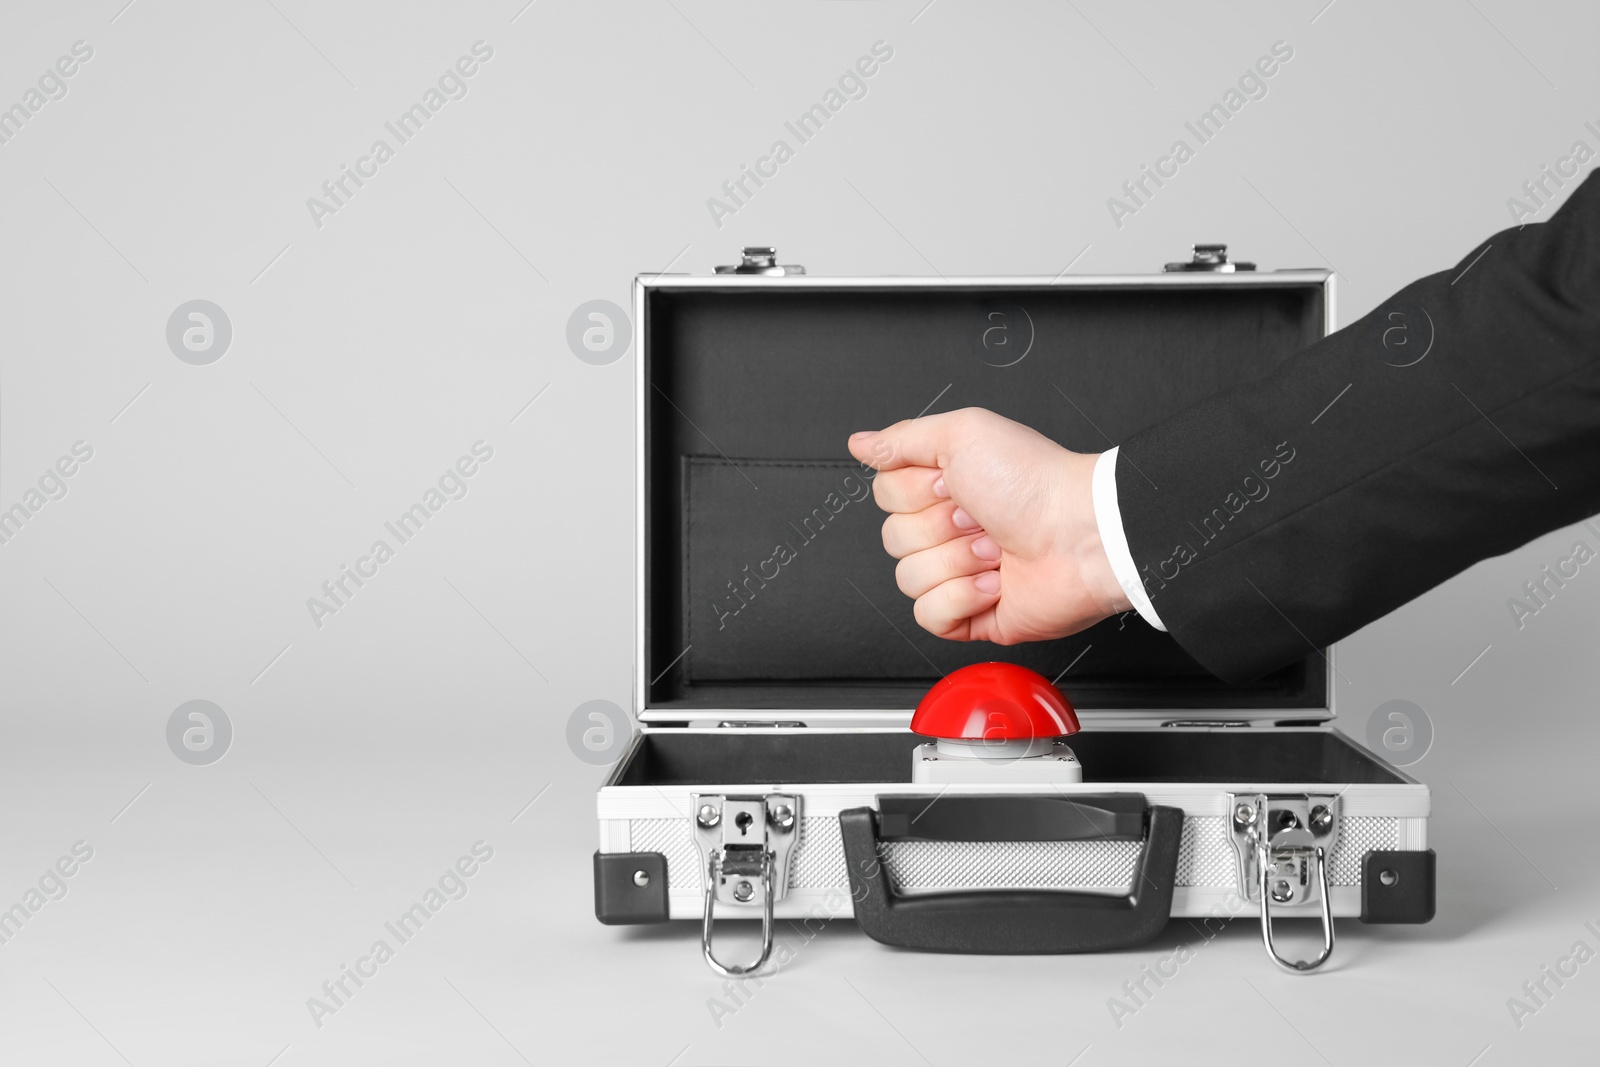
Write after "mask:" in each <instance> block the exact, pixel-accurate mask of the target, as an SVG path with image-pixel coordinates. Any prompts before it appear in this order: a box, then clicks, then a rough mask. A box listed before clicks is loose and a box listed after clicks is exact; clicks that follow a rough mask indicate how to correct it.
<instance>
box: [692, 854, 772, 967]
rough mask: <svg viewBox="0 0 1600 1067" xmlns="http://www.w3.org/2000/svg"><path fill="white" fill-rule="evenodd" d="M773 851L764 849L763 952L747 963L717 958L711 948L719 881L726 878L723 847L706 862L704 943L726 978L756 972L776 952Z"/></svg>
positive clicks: (710, 960)
mask: <svg viewBox="0 0 1600 1067" xmlns="http://www.w3.org/2000/svg"><path fill="white" fill-rule="evenodd" d="M772 873H773V872H772V853H770V852H764V853H762V859H761V883H762V886H763V891H762V900H761V955H759V956H757V957H756V958H755V960H754V962H752V963H747V964H744V965H742V966H741V965H739V964H732V963H723V962H721V961H720V960H718V959H717V957H716V953H715V952H714V951H713V950H712V948H711V925H712V913H713V912H714V911H715V910H716V907H717V888H716V887H717V883H718V882H720V881H721V878H722V850H721V849H714V850H713V851H712V853H711V860H710V862H709V863H708V864H707V865H706V880H705V899H706V910H705V917H704V919H703V920H702V921H701V923H700V947H701V949H702V950H703V951H704V952H705V957H706V962H707V963H708V964H710V965H711V969H712V970H713V971H716V972H717V973H718V974H720V975H722V977H724V978H739V977H742V976H743V975H747V974H753V973H755V972H756V971H759V970H760V969H761V968H762V967H764V966H766V963H767V958H768V957H769V956H771V955H772Z"/></svg>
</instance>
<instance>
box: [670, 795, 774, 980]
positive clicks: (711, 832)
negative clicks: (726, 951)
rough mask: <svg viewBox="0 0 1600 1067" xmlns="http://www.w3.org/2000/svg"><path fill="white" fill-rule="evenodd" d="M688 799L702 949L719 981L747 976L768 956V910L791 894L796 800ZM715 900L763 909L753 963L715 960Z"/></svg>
mask: <svg viewBox="0 0 1600 1067" xmlns="http://www.w3.org/2000/svg"><path fill="white" fill-rule="evenodd" d="M690 800H691V801H692V802H693V804H694V813H695V814H694V842H695V847H696V848H698V849H699V851H700V871H701V877H702V880H703V882H704V886H703V893H704V896H705V916H704V919H703V921H702V922H701V927H700V947H701V948H702V950H704V952H705V957H706V962H707V963H708V964H710V965H711V969H712V970H713V971H716V972H717V973H718V974H720V975H722V976H723V977H725V978H737V977H739V976H740V975H745V974H751V973H753V972H755V971H758V970H760V969H761V968H762V966H764V965H765V964H766V962H767V958H768V957H769V956H771V955H772V906H773V905H774V904H775V903H776V902H777V901H780V900H782V899H783V897H784V894H785V893H787V892H788V891H789V859H790V857H791V856H793V854H794V845H795V842H796V841H797V840H799V838H800V798H799V797H797V796H785V795H781V794H777V793H771V794H768V795H767V796H764V797H730V796H722V795H719V794H701V793H695V794H692V795H691V797H690ZM718 901H721V902H722V903H724V904H732V905H736V906H755V907H759V908H760V909H761V955H760V956H759V957H757V958H756V960H755V961H754V962H752V963H748V964H745V965H743V966H739V965H734V964H723V963H721V962H719V961H718V960H717V957H716V955H715V953H713V951H712V949H711V925H712V913H713V911H714V910H715V908H716V904H717V902H718Z"/></svg>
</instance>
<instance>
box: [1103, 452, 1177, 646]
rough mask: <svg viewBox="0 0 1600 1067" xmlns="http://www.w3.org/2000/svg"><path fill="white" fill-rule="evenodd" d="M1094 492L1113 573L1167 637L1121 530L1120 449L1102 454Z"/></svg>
mask: <svg viewBox="0 0 1600 1067" xmlns="http://www.w3.org/2000/svg"><path fill="white" fill-rule="evenodd" d="M1091 492H1092V495H1093V500H1094V521H1095V525H1096V526H1098V527H1100V544H1101V545H1102V546H1103V547H1104V548H1105V551H1106V558H1107V559H1108V560H1110V561H1111V573H1112V574H1113V575H1114V576H1115V577H1116V579H1117V584H1118V585H1120V586H1121V587H1122V591H1123V592H1124V593H1126V594H1127V595H1128V600H1129V601H1131V602H1132V603H1133V609H1134V610H1135V611H1137V612H1138V613H1139V617H1140V618H1141V619H1143V620H1144V621H1145V622H1147V623H1149V624H1150V625H1151V626H1153V627H1155V628H1156V629H1157V630H1160V631H1162V632H1163V633H1165V632H1166V629H1167V628H1166V627H1165V626H1163V625H1161V616H1159V615H1157V614H1156V609H1155V606H1154V605H1153V604H1151V603H1150V594H1149V593H1147V592H1145V588H1144V582H1142V581H1140V579H1139V568H1138V567H1136V566H1134V564H1133V552H1132V551H1131V550H1130V549H1129V548H1128V535H1127V533H1126V532H1125V531H1124V530H1123V529H1122V509H1121V507H1119V506H1118V504H1117V449H1115V448H1113V449H1111V450H1110V451H1109V452H1102V453H1100V458H1099V459H1097V460H1095V464H1094V478H1093V480H1092V482H1091Z"/></svg>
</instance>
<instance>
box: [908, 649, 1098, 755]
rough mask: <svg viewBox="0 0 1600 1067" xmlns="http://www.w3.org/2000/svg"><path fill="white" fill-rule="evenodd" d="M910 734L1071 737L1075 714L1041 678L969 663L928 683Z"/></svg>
mask: <svg viewBox="0 0 1600 1067" xmlns="http://www.w3.org/2000/svg"><path fill="white" fill-rule="evenodd" d="M911 730H912V732H913V733H918V734H922V735H923V736H924V737H942V738H949V739H953V740H966V741H981V740H990V741H1013V740H1023V741H1027V740H1036V739H1040V738H1047V737H1066V736H1068V735H1070V734H1075V733H1077V732H1078V716H1077V713H1076V712H1074V711H1073V710H1072V704H1071V703H1070V702H1069V701H1068V700H1067V698H1066V697H1065V696H1063V695H1062V693H1061V690H1059V689H1057V688H1056V687H1055V686H1054V685H1052V684H1051V683H1050V681H1049V679H1047V678H1045V676H1044V675H1042V674H1038V673H1036V672H1034V671H1030V670H1028V668H1026V667H1019V666H1017V665H1016V664H1015V663H974V664H972V665H971V666H969V667H962V668H961V669H960V670H957V671H951V672H950V673H949V674H948V675H946V676H945V677H944V678H942V679H941V680H940V681H938V682H936V683H934V686H933V688H932V689H930V690H928V695H927V696H925V697H923V698H922V702H921V703H920V704H918V705H917V712H916V714H915V715H913V716H912V717H911Z"/></svg>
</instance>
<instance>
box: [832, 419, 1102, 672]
mask: <svg viewBox="0 0 1600 1067" xmlns="http://www.w3.org/2000/svg"><path fill="white" fill-rule="evenodd" d="M850 452H851V454H852V455H854V456H855V457H856V458H857V459H858V460H861V461H862V462H863V463H866V464H868V465H870V466H872V467H874V468H876V469H877V470H878V472H879V473H878V476H877V477H876V478H875V479H874V480H873V486H872V491H873V496H874V497H875V498H876V500H877V502H878V506H879V507H880V508H882V509H883V510H884V511H887V512H889V513H890V514H889V517H888V518H887V519H885V520H884V523H883V547H884V548H886V549H888V550H889V554H890V555H891V556H894V557H895V558H896V559H898V560H899V561H900V563H899V565H898V566H897V567H896V568H895V579H896V580H897V582H898V583H899V585H900V591H901V592H903V593H905V594H906V595H907V596H909V597H912V598H913V599H914V600H916V602H917V603H916V618H917V624H918V625H920V626H921V627H922V628H923V629H925V630H927V631H928V632H929V633H932V634H935V635H936V636H939V637H945V638H949V639H951V640H953V641H993V642H995V643H996V644H1001V645H1014V644H1017V643H1019V642H1022V641H1045V640H1049V639H1051V638H1056V637H1065V636H1067V635H1068V634H1073V633H1077V632H1078V631H1079V630H1082V629H1085V628H1087V627H1089V626H1093V625H1094V624H1095V623H1097V622H1099V621H1100V620H1101V619H1105V618H1109V617H1110V616H1112V615H1115V614H1117V613H1118V612H1121V611H1126V610H1128V609H1129V608H1130V607H1131V604H1130V603H1129V601H1128V597H1127V594H1125V593H1124V592H1123V591H1122V589H1121V587H1119V586H1118V584H1117V580H1116V577H1115V576H1114V575H1113V573H1112V570H1111V564H1110V563H1109V562H1108V561H1107V559H1106V554H1105V550H1104V548H1103V547H1102V546H1101V543H1100V531H1099V527H1098V526H1097V525H1096V524H1095V515H1094V500H1093V494H1092V492H1091V477H1092V474H1093V471H1094V464H1095V460H1096V459H1097V458H1098V457H1097V456H1094V455H1088V454H1083V453H1078V452H1069V451H1067V450H1066V449H1064V448H1062V447H1061V446H1060V445H1058V444H1056V443H1055V442H1054V441H1051V440H1050V439H1049V438H1047V437H1044V436H1043V435H1041V434H1039V433H1036V432H1035V431H1033V430H1030V429H1028V427H1026V426H1023V425H1021V424H1020V423H1015V422H1012V421H1011V420H1010V419H1006V418H1002V417H1001V416H999V415H996V414H995V413H994V412H992V411H986V410H984V409H983V408H966V409H963V410H961V411H952V412H949V413H948V414H942V415H929V416H927V417H926V418H921V419H910V420H907V421H905V422H897V423H895V424H894V425H893V426H890V427H888V428H886V429H883V430H879V431H876V432H863V433H857V434H852V435H851V437H850Z"/></svg>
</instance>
